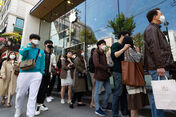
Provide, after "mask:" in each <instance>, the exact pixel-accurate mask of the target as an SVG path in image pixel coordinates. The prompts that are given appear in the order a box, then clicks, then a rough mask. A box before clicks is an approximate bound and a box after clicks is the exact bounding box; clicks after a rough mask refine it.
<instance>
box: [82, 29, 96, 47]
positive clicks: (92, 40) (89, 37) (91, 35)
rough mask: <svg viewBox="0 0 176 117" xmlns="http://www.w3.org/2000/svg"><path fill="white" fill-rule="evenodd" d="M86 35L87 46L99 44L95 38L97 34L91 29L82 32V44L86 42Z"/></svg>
mask: <svg viewBox="0 0 176 117" xmlns="http://www.w3.org/2000/svg"><path fill="white" fill-rule="evenodd" d="M85 35H86V39H87V44H88V45H92V44H95V43H97V39H96V37H95V34H94V32H93V31H92V30H90V29H86V30H85V29H83V30H82V31H81V32H80V38H81V42H82V43H83V42H84V41H85Z"/></svg>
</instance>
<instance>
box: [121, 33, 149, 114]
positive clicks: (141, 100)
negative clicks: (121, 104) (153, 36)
mask: <svg viewBox="0 0 176 117" xmlns="http://www.w3.org/2000/svg"><path fill="white" fill-rule="evenodd" d="M122 44H123V45H125V44H130V45H131V46H130V48H129V49H128V50H126V51H125V54H124V55H125V56H124V60H127V58H128V61H130V62H135V63H139V62H141V61H142V54H141V53H139V49H138V48H134V44H133V39H132V38H131V37H129V36H126V37H125V38H124V39H123V42H122ZM126 88H127V92H128V109H129V110H130V111H131V117H138V110H139V109H142V108H143V107H144V106H146V105H148V98H147V93H146V89H145V87H135V86H133V87H132V86H128V85H126Z"/></svg>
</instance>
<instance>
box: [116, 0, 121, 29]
mask: <svg viewBox="0 0 176 117" xmlns="http://www.w3.org/2000/svg"><path fill="white" fill-rule="evenodd" d="M119 4H120V2H119V0H117V6H118V16H119V32H120V31H121V27H120V5H119Z"/></svg>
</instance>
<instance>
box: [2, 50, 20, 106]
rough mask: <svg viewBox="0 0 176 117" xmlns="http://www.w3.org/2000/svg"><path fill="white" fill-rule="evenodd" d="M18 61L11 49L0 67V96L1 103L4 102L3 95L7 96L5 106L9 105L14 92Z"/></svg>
mask: <svg viewBox="0 0 176 117" xmlns="http://www.w3.org/2000/svg"><path fill="white" fill-rule="evenodd" d="M16 69H18V62H17V56H16V53H15V52H13V51H11V52H9V55H8V56H7V60H5V61H4V62H3V64H2V67H1V77H2V79H0V96H1V97H2V101H1V104H5V96H8V101H7V107H11V100H12V97H13V95H14V94H15V89H16V83H17V73H16Z"/></svg>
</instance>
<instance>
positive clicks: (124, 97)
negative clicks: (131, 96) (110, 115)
mask: <svg viewBox="0 0 176 117" xmlns="http://www.w3.org/2000/svg"><path fill="white" fill-rule="evenodd" d="M127 94H128V93H127V89H126V86H125V85H123V92H122V95H121V96H120V108H121V112H122V114H123V115H128V114H129V113H130V112H129V110H128V101H127Z"/></svg>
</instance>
